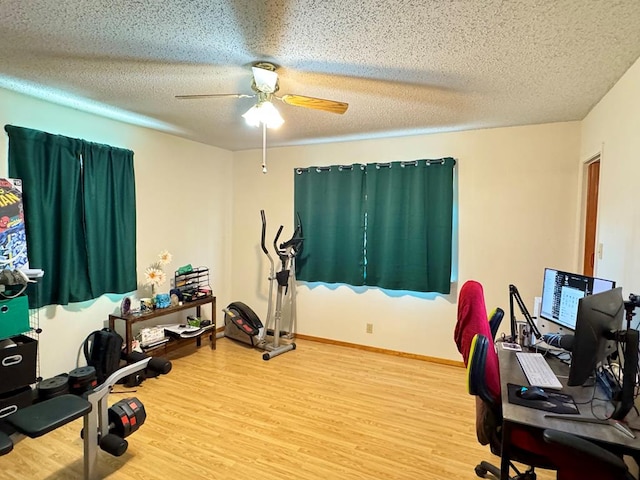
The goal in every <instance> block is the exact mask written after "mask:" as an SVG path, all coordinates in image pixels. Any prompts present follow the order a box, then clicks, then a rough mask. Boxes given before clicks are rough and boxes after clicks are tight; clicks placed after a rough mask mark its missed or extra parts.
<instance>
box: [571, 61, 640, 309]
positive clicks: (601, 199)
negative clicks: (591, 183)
mask: <svg viewBox="0 0 640 480" xmlns="http://www.w3.org/2000/svg"><path fill="white" fill-rule="evenodd" d="M638 85H640V60H638V61H636V63H635V64H634V65H632V66H631V68H630V69H629V70H628V71H627V72H626V73H625V75H624V76H623V77H622V78H621V79H620V80H619V81H618V83H617V84H616V85H615V86H614V87H613V88H612V89H611V90H610V91H609V93H607V95H605V97H604V98H603V99H602V100H601V101H600V102H599V103H598V104H597V105H596V106H595V107H594V108H593V110H592V111H591V112H590V113H589V115H587V117H586V118H585V119H584V121H583V122H582V139H581V144H580V160H579V168H582V162H584V161H586V160H588V159H589V157H590V156H591V155H593V154H594V153H596V152H599V151H602V158H601V162H600V189H599V194H598V227H597V230H598V234H597V235H598V242H600V243H602V244H603V256H602V259H599V260H597V261H596V262H597V263H596V273H597V274H598V275H599V276H601V277H605V278H611V279H613V280H616V281H617V282H618V286H622V287H623V295H624V296H625V298H627V297H628V295H629V293H636V294H640V201H639V192H640V89H638Z"/></svg>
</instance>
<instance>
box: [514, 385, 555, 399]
mask: <svg viewBox="0 0 640 480" xmlns="http://www.w3.org/2000/svg"><path fill="white" fill-rule="evenodd" d="M516 394H517V395H518V396H519V397H520V398H523V399H525V400H547V399H548V398H549V395H547V392H545V391H544V390H543V389H541V388H540V387H522V388H520V390H518V391H517V393H516Z"/></svg>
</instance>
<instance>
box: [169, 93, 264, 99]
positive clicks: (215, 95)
mask: <svg viewBox="0 0 640 480" xmlns="http://www.w3.org/2000/svg"><path fill="white" fill-rule="evenodd" d="M224 97H230V98H253V97H255V95H245V94H244V93H212V94H208V95H176V98H177V99H179V100H193V99H198V98H224Z"/></svg>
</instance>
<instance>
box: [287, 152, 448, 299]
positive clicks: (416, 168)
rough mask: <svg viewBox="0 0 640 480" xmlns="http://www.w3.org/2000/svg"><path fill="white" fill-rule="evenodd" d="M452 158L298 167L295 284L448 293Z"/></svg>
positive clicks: (296, 176)
mask: <svg viewBox="0 0 640 480" xmlns="http://www.w3.org/2000/svg"><path fill="white" fill-rule="evenodd" d="M454 166H455V160H454V159H453V158H443V159H439V160H416V161H413V162H391V163H386V164H367V165H360V164H355V165H350V166H331V167H312V168H308V169H297V170H296V175H295V211H296V212H297V213H298V214H299V215H300V218H301V221H302V226H303V229H304V239H305V243H304V250H303V251H302V253H301V256H300V258H299V259H298V262H297V270H298V271H297V278H298V280H303V281H309V282H326V283H346V284H349V285H356V286H358V285H369V286H377V287H381V288H385V289H391V290H411V291H417V292H439V293H449V292H450V284H451V252H452V245H451V244H452V227H453V225H452V218H453V167H454Z"/></svg>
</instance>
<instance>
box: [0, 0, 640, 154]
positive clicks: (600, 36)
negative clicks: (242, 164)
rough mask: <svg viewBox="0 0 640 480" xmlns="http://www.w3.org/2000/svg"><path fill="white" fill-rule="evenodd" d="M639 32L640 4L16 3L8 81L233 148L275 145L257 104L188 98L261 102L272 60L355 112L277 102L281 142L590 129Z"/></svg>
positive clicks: (289, 87)
mask: <svg viewBox="0 0 640 480" xmlns="http://www.w3.org/2000/svg"><path fill="white" fill-rule="evenodd" d="M639 25H640V1H638V0H422V1H417V0H360V1H356V0H273V1H264V2H260V1H257V0H256V1H252V0H238V1H221V0H110V1H109V2H105V1H104V0H0V87H5V88H10V89H14V90H18V91H22V92H25V93H30V94H34V95H37V96H39V97H41V98H45V99H48V100H51V101H55V102H58V103H64V104H68V105H71V106H73V107H75V108H79V109H88V110H90V111H102V112H104V113H105V114H107V115H110V116H119V117H118V118H128V121H132V122H139V123H142V124H146V125H151V126H152V127H154V128H160V129H164V130H167V131H172V132H174V133H176V134H177V135H180V136H184V137H186V138H189V139H193V140H196V141H199V142H203V143H207V144H211V145H215V146H219V147H222V148H225V149H229V150H241V149H247V148H258V147H260V146H261V141H262V140H261V133H260V130H259V129H255V128H251V127H249V126H247V125H246V124H245V123H244V121H243V119H242V117H241V115H242V113H244V112H245V111H246V110H247V109H248V108H249V107H250V106H251V105H253V104H254V103H255V101H254V100H253V99H248V98H214V99H200V100H177V99H175V98H174V96H175V95H179V94H207V93H244V94H251V93H252V91H251V78H252V77H251V65H252V64H253V63H255V62H256V61H260V60H268V61H271V62H273V63H275V64H277V65H279V66H280V68H279V69H278V73H279V75H280V91H279V92H278V93H279V94H286V93H293V94H298V95H306V96H312V97H320V98H326V99H331V100H338V101H343V102H347V103H348V104H349V110H348V111H347V112H346V113H345V114H344V115H336V114H332V113H327V112H323V111H317V110H310V109H305V108H300V107H295V106H291V105H285V104H283V103H281V102H276V103H275V105H276V107H277V108H278V109H279V110H280V112H281V114H282V116H283V117H284V119H285V124H284V125H283V126H282V127H281V128H280V129H279V130H273V131H271V130H270V131H269V134H268V144H269V145H270V146H276V145H292V144H300V143H308V142H312V141H322V140H337V139H350V138H367V137H373V136H380V135H399V134H410V133H422V132H436V131H447V130H463V129H471V128H487V127H498V126H509V125H525V124H535V123H546V122H555V121H569V120H580V119H582V118H584V116H585V115H586V114H587V113H588V111H589V110H590V109H591V108H592V107H593V106H594V105H595V104H596V103H597V102H598V101H599V100H600V99H601V98H602V96H603V95H604V94H605V93H606V92H607V91H608V90H609V89H610V88H611V87H612V86H613V84H614V83H615V82H616V81H617V80H618V79H619V78H620V77H621V76H622V75H623V74H624V72H625V71H626V70H627V69H628V68H629V67H630V66H631V65H632V64H633V62H634V61H635V60H636V59H637V58H638V57H639V56H640V27H639ZM105 107H111V108H105ZM127 112H128V113H132V114H136V115H135V116H129V117H124V116H125V115H126V114H127ZM145 122H146V123H145Z"/></svg>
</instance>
